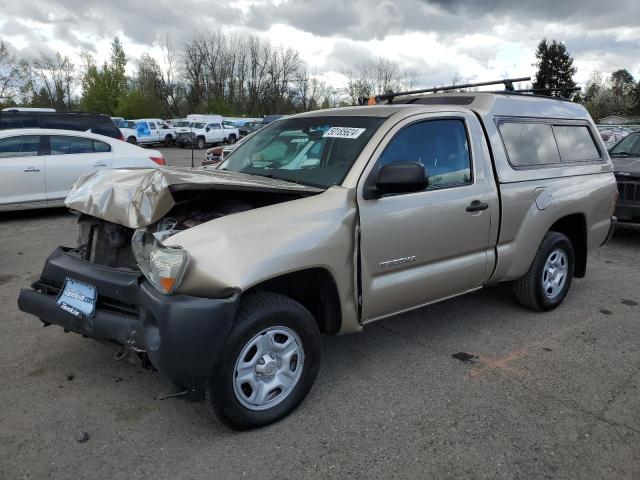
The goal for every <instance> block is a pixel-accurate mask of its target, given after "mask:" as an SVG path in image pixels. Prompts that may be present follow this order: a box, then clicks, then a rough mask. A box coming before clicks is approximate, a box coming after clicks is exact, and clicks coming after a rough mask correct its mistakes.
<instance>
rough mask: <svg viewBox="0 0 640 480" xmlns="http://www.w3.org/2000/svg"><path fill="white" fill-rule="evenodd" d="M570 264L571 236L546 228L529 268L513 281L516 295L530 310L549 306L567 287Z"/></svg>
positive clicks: (572, 261)
mask: <svg viewBox="0 0 640 480" xmlns="http://www.w3.org/2000/svg"><path fill="white" fill-rule="evenodd" d="M554 265H555V267H554ZM574 265H575V256H574V252H573V245H572V244H571V240H569V238H568V237H567V236H566V235H563V234H562V233H558V232H547V233H546V235H545V236H544V238H543V239H542V243H541V244H540V246H539V247H538V251H537V252H536V255H535V257H533V262H531V266H530V267H529V270H528V271H527V273H526V274H525V275H524V276H523V277H522V278H520V279H518V280H516V281H515V282H514V285H513V287H514V293H515V296H516V299H517V300H518V302H519V303H520V304H521V305H522V306H524V307H527V308H530V309H531V310H536V311H548V310H553V309H554V308H556V307H557V306H558V305H560V304H561V303H562V301H563V300H564V299H565V297H566V296H567V292H568V291H569V288H571V281H572V280H573V269H574ZM554 272H556V273H554ZM563 272H564V273H563ZM545 281H547V283H545Z"/></svg>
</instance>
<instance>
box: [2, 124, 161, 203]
mask: <svg viewBox="0 0 640 480" xmlns="http://www.w3.org/2000/svg"><path fill="white" fill-rule="evenodd" d="M164 164H165V161H164V158H163V157H162V154H161V153H160V152H158V151H156V150H144V149H142V148H139V147H135V146H133V145H128V144H127V143H125V142H121V141H120V140H116V139H114V138H111V137H105V136H103V135H95V134H93V133H89V132H72V131H69V130H55V129H43V128H24V129H18V130H2V131H0V211H6V210H16V209H28V208H42V207H59V206H63V205H64V199H65V197H66V196H67V193H68V192H69V189H70V188H71V186H72V185H73V183H74V182H75V181H76V180H77V179H78V177H80V176H82V175H85V174H87V173H91V172H96V171H98V170H101V169H104V168H122V167H146V168H152V167H157V166H158V165H164Z"/></svg>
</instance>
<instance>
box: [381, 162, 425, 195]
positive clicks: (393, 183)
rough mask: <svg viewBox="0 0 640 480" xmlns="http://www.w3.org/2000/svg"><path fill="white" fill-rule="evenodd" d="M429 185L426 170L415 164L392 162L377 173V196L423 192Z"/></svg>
mask: <svg viewBox="0 0 640 480" xmlns="http://www.w3.org/2000/svg"><path fill="white" fill-rule="evenodd" d="M428 185H429V181H428V177H427V170H426V169H425V168H424V166H423V165H421V164H419V163H417V162H393V163H390V164H389V165H385V166H384V167H382V168H381V169H380V171H379V172H378V176H377V178H376V191H377V194H378V196H380V195H385V194H387V193H410V192H420V191H422V190H425V189H426V188H427V186H428Z"/></svg>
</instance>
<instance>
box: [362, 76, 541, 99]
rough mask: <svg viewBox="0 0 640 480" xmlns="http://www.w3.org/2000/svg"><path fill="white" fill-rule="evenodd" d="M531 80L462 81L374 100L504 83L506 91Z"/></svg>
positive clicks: (382, 95)
mask: <svg viewBox="0 0 640 480" xmlns="http://www.w3.org/2000/svg"><path fill="white" fill-rule="evenodd" d="M530 80H531V77H520V78H504V79H502V80H492V81H490V82H478V83H464V84H460V85H446V86H442V87H433V88H423V89H420V90H408V91H406V92H397V93H394V92H389V93H383V94H380V95H376V96H375V99H376V102H380V101H382V100H387V101H388V102H389V103H392V102H393V99H394V98H395V97H402V96H405V95H417V94H420V93H437V92H445V91H447V90H457V89H459V88H473V87H484V86H487V85H499V84H501V83H502V84H504V89H505V91H507V92H512V91H514V88H513V84H514V83H515V82H528V81H530ZM359 100H360V104H361V105H364V104H366V103H367V101H368V100H369V98H368V97H360V99H359Z"/></svg>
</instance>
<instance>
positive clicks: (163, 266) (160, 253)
mask: <svg viewBox="0 0 640 480" xmlns="http://www.w3.org/2000/svg"><path fill="white" fill-rule="evenodd" d="M131 247H132V250H133V255H134V257H135V259H136V262H138V267H140V271H141V272H142V273H143V274H144V276H145V277H146V278H147V279H148V280H149V281H150V282H151V283H152V284H153V286H154V287H156V289H157V290H158V291H159V292H160V293H164V294H166V295H168V294H170V293H173V292H174V291H175V290H176V288H177V287H178V286H179V285H180V282H181V281H182V277H183V276H184V272H185V271H186V269H187V265H188V263H189V255H188V254H187V252H186V251H185V250H183V249H182V248H181V247H165V246H164V245H162V244H161V243H160V242H159V241H157V240H156V239H155V238H154V236H153V235H152V234H150V233H149V232H147V230H146V229H145V228H140V229H138V230H136V231H135V233H134V234H133V237H132V238H131Z"/></svg>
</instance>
